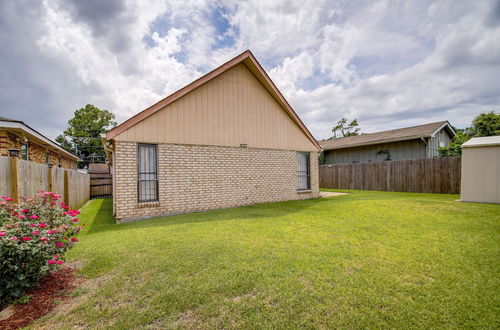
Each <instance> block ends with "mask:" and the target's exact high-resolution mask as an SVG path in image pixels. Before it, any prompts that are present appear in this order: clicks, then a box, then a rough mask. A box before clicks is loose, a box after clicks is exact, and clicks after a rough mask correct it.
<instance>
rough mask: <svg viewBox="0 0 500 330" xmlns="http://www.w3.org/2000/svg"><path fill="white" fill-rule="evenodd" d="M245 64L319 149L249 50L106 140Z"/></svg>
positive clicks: (154, 107) (150, 109)
mask: <svg viewBox="0 0 500 330" xmlns="http://www.w3.org/2000/svg"><path fill="white" fill-rule="evenodd" d="M241 63H243V64H245V65H246V67H247V68H248V69H249V70H250V71H251V72H252V73H253V74H254V75H255V77H256V78H257V79H258V80H259V81H260V83H261V84H262V85H263V86H264V87H265V88H266V89H267V91H268V92H269V93H270V94H271V95H272V96H273V98H274V99H275V100H276V101H277V102H278V104H280V105H281V106H282V107H283V109H285V111H286V112H287V114H288V115H289V116H290V118H291V119H292V120H293V121H294V122H295V123H296V124H297V126H298V127H299V128H300V129H301V130H302V132H303V133H304V134H305V135H306V136H307V137H308V139H309V140H310V141H311V142H312V143H313V144H314V146H316V148H318V149H321V147H320V145H319V144H318V142H317V141H316V139H315V138H314V137H313V136H312V134H311V132H309V130H308V129H307V127H306V126H305V125H304V123H303V122H302V121H301V120H300V118H299V116H297V114H296V113H295V111H294V110H293V109H292V107H291V106H290V104H288V102H287V101H286V99H285V97H284V96H283V95H282V94H281V92H280V91H279V90H278V88H277V87H276V85H275V84H274V83H273V81H272V80H271V78H269V76H268V75H267V73H266V72H265V71H264V69H263V68H262V66H261V65H260V64H259V62H258V61H257V60H256V59H255V57H254V56H253V54H252V52H250V51H249V50H247V51H245V52H243V53H242V54H240V55H238V56H236V57H235V58H233V59H232V60H230V61H228V62H226V63H224V64H223V65H221V66H219V67H218V68H216V69H215V70H213V71H210V72H209V73H207V74H206V75H204V76H202V77H201V78H199V79H197V80H195V81H193V82H192V83H190V84H189V85H187V86H185V87H183V88H181V89H179V90H178V91H176V92H175V93H173V94H170V95H169V96H167V97H166V98H164V99H163V100H161V101H159V102H157V103H155V104H153V105H152V106H150V107H149V108H147V109H145V110H143V111H141V112H139V113H138V114H136V115H135V116H133V117H131V118H129V119H128V120H126V121H125V122H123V123H122V124H120V125H118V126H116V127H115V128H113V129H112V130H110V131H109V132H107V133H106V139H107V140H111V139H113V138H114V137H115V136H117V135H118V134H120V133H122V132H124V131H125V130H127V129H128V128H130V127H132V126H134V125H135V124H137V123H139V122H140V121H142V120H144V119H145V118H147V117H149V116H151V115H152V114H154V113H155V112H157V111H159V110H161V109H163V108H164V107H166V106H167V105H169V104H170V103H172V102H174V101H176V100H178V99H179V98H181V97H183V96H184V95H186V94H188V93H189V92H191V91H193V90H194V89H196V88H198V87H200V86H201V85H203V84H205V83H207V82H209V81H211V80H213V79H214V78H216V77H218V76H220V75H221V74H223V73H224V72H226V71H228V70H230V69H232V68H234V67H235V66H237V65H238V64H241Z"/></svg>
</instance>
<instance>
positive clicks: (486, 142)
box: [462, 136, 500, 148]
mask: <svg viewBox="0 0 500 330" xmlns="http://www.w3.org/2000/svg"><path fill="white" fill-rule="evenodd" d="M499 145H500V136H484V137H476V138H472V139H470V140H469V141H467V142H465V143H464V144H462V148H476V147H493V146H499Z"/></svg>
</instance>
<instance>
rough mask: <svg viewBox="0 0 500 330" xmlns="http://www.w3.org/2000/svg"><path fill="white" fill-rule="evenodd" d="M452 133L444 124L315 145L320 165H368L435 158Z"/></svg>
mask: <svg viewBox="0 0 500 330" xmlns="http://www.w3.org/2000/svg"><path fill="white" fill-rule="evenodd" d="M454 136H455V131H454V130H453V128H452V127H451V125H450V123H449V122H448V121H439V122H436V123H430V124H425V125H418V126H412V127H405V128H399V129H393V130H389V131H383V132H377V133H370V134H361V135H356V136H349V137H345V138H339V139H331V140H323V141H319V144H320V145H321V147H322V148H323V152H324V155H325V158H324V164H345V163H368V162H378V161H385V160H402V159H421V158H433V157H439V147H447V146H448V145H449V144H450V142H451V140H452V139H453V137H454Z"/></svg>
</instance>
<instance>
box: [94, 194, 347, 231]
mask: <svg viewBox="0 0 500 330" xmlns="http://www.w3.org/2000/svg"><path fill="white" fill-rule="evenodd" d="M339 197H344V196H339ZM339 197H335V198H339ZM100 201H102V202H101V204H100V206H99V207H98V209H97V210H96V211H91V210H89V212H95V215H94V216H93V217H92V219H93V220H92V222H91V223H90V226H89V227H90V228H89V230H88V232H87V233H88V234H94V233H98V232H103V231H110V230H113V231H116V230H127V229H131V228H138V229H139V228H148V227H161V226H172V225H179V224H187V223H201V222H211V221H231V220H245V219H246V220H248V221H254V220H256V219H266V218H280V217H283V216H286V215H288V214H292V213H296V212H301V211H303V210H305V209H308V208H311V207H314V206H317V205H318V204H321V203H331V202H332V199H331V198H326V199H325V198H317V199H307V200H296V201H284V202H275V203H260V204H253V205H247V206H240V207H234V208H225V209H219V210H210V211H204V212H193V213H187V214H181V215H172V216H159V217H156V218H151V219H145V220H138V221H134V222H128V223H123V224H116V223H115V220H114V218H113V214H112V209H113V204H112V199H103V200H99V201H97V200H96V201H95V202H100Z"/></svg>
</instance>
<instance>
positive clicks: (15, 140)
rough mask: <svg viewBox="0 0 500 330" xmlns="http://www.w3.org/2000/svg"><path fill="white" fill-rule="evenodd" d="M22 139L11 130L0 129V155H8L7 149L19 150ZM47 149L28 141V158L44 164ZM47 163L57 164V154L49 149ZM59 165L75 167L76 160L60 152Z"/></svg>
mask: <svg viewBox="0 0 500 330" xmlns="http://www.w3.org/2000/svg"><path fill="white" fill-rule="evenodd" d="M23 140H24V139H23V138H22V137H21V136H18V135H16V134H13V133H12V132H8V131H2V130H0V155H1V156H8V155H9V152H8V150H9V149H18V150H21V144H22V141H23ZM46 152H47V149H46V148H45V147H44V146H41V145H38V144H37V143H35V142H32V141H28V160H29V161H31V162H34V163H39V164H45V160H46V159H45V154H46ZM49 163H52V164H53V165H54V166H59V154H58V153H56V152H54V151H49ZM61 167H64V168H68V169H76V160H74V159H71V158H69V157H66V156H64V155H62V154H61Z"/></svg>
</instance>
